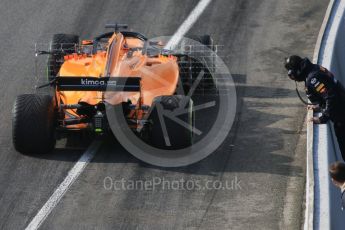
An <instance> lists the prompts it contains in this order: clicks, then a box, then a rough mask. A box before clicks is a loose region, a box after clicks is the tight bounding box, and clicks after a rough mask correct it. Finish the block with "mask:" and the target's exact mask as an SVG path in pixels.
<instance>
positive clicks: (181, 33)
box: [164, 0, 212, 49]
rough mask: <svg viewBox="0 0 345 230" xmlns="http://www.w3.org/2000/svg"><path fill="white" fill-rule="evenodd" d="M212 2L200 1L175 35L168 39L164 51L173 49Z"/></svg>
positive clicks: (207, 0) (208, 0) (209, 0)
mask: <svg viewBox="0 0 345 230" xmlns="http://www.w3.org/2000/svg"><path fill="white" fill-rule="evenodd" d="M211 1H212V0H201V1H200V2H199V3H198V5H196V6H195V8H194V9H193V10H192V12H191V13H190V14H189V16H188V17H187V18H186V20H185V21H184V22H183V23H182V24H181V26H180V27H179V28H178V30H177V31H176V32H175V34H174V35H173V36H172V37H171V38H170V40H169V42H168V43H167V44H166V45H165V47H164V49H174V48H175V47H176V45H177V44H178V43H179V42H180V41H181V39H182V38H183V37H184V35H185V34H186V33H187V32H188V31H189V30H190V28H191V27H192V26H193V25H194V23H195V22H196V21H197V20H198V18H199V17H200V15H201V14H202V12H204V10H205V9H206V7H207V6H208V5H209V4H210V3H211Z"/></svg>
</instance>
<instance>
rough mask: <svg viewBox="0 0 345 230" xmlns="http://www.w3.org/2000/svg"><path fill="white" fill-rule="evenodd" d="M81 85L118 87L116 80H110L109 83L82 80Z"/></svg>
mask: <svg viewBox="0 0 345 230" xmlns="http://www.w3.org/2000/svg"><path fill="white" fill-rule="evenodd" d="M80 83H81V84H82V85H90V86H105V85H110V86H116V85H117V82H116V81H114V80H112V81H111V80H109V81H108V82H107V81H105V80H91V79H83V78H82V79H80Z"/></svg>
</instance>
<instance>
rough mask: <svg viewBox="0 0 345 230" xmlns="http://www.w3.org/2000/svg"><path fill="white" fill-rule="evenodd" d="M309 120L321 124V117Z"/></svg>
mask: <svg viewBox="0 0 345 230" xmlns="http://www.w3.org/2000/svg"><path fill="white" fill-rule="evenodd" d="M309 122H313V123H314V124H320V123H321V121H320V118H319V117H312V118H310V119H309Z"/></svg>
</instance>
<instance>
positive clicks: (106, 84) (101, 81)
mask: <svg viewBox="0 0 345 230" xmlns="http://www.w3.org/2000/svg"><path fill="white" fill-rule="evenodd" d="M140 81H141V78H140V77H68V76H66V77H65V76H62V77H61V76H57V77H56V79H55V85H56V87H57V90H59V91H122V92H140Z"/></svg>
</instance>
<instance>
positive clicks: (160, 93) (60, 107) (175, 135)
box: [12, 24, 217, 154]
mask: <svg viewBox="0 0 345 230" xmlns="http://www.w3.org/2000/svg"><path fill="white" fill-rule="evenodd" d="M106 28H113V30H112V32H107V33H104V34H101V35H100V36H98V37H96V38H94V39H92V40H81V41H80V40H79V37H78V36H76V35H71V34H55V35H54V36H53V38H52V41H51V43H50V48H49V49H48V50H47V51H36V52H37V53H36V54H38V55H41V54H46V55H47V56H48V58H47V60H48V61H47V75H48V77H47V78H48V81H47V82H46V84H43V85H40V86H38V88H49V89H50V90H48V91H49V92H50V93H48V94H46V95H44V94H41V93H36V94H23V95H19V96H18V97H17V98H16V100H15V103H14V107H13V110H12V112H13V120H12V128H13V144H14V147H15V149H16V150H17V151H19V152H21V153H25V154H30V153H47V152H50V151H51V150H52V149H54V148H55V144H56V140H57V139H59V138H61V137H62V136H63V135H62V134H66V133H75V132H90V133H93V134H94V135H95V136H102V135H105V134H107V133H111V132H109V131H110V125H109V119H107V113H106V107H107V106H114V107H118V106H121V108H122V111H123V116H124V117H125V120H126V121H127V124H126V125H128V127H129V128H130V129H131V130H132V131H133V132H134V133H135V134H137V136H138V137H140V138H142V139H143V140H144V141H145V142H147V143H149V144H150V145H152V146H155V147H157V148H162V149H181V148H184V147H188V146H190V145H192V144H193V128H192V127H193V125H194V124H193V123H194V120H195V118H194V112H193V100H192V97H191V95H189V94H188V92H189V91H190V88H191V85H193V82H195V81H196V79H197V76H198V75H199V73H200V72H201V71H204V72H205V73H204V74H203V77H202V79H201V80H200V79H199V80H198V81H200V84H198V87H197V88H196V89H193V91H194V93H195V92H197V91H200V90H205V89H206V88H207V90H211V91H214V90H217V89H216V87H215V84H214V82H213V79H212V76H211V74H210V71H209V70H208V68H206V67H205V65H204V64H203V63H202V62H200V61H197V60H194V59H193V58H192V57H189V56H188V55H187V54H184V53H178V52H172V51H169V50H167V49H165V48H163V46H164V44H160V42H159V41H150V40H148V39H147V38H146V37H145V36H144V35H142V34H140V33H137V32H132V31H127V30H126V29H127V26H126V25H124V24H121V25H120V24H108V25H107V26H106ZM194 39H198V42H200V43H202V44H203V45H205V46H207V47H209V48H211V49H212V46H213V44H212V39H211V38H210V36H208V35H204V36H198V37H197V38H194ZM202 87H204V88H203V89H201V88H202ZM157 105H159V106H161V107H162V108H164V109H167V110H170V111H174V110H176V109H179V108H180V109H181V107H183V109H184V110H186V111H187V112H186V113H185V114H183V115H181V116H180V117H179V119H180V120H181V121H182V123H183V124H184V125H183V124H182V125H178V124H176V123H173V122H170V123H169V122H166V123H165V124H164V126H165V127H162V125H161V122H160V115H159V112H157V109H155V108H156V107H157ZM180 123H181V122H180ZM162 128H164V129H167V130H168V133H169V137H170V140H171V141H170V143H169V145H166V142H165V140H164V129H162Z"/></svg>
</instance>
